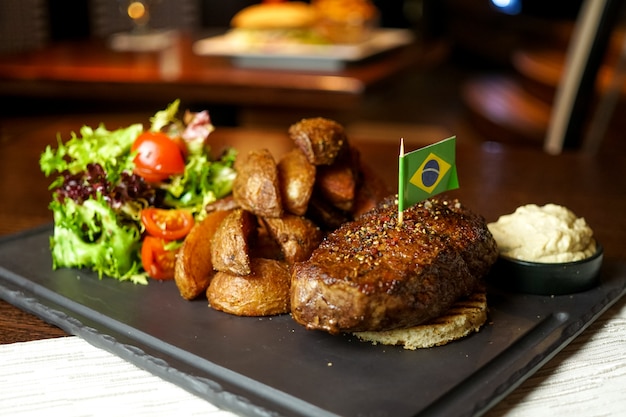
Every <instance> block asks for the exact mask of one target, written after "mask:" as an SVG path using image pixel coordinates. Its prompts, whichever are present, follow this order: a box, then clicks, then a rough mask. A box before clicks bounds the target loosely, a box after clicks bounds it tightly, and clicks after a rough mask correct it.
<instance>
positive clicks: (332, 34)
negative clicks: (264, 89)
mask: <svg viewBox="0 0 626 417" xmlns="http://www.w3.org/2000/svg"><path fill="white" fill-rule="evenodd" d="M377 18H378V10H377V9H376V7H375V6H374V5H373V4H372V3H371V2H370V1H369V0H314V1H312V2H311V4H308V3H304V2H301V1H264V2H263V3H260V4H255V5H252V6H249V7H246V8H244V9H242V10H241V11H239V12H238V13H237V14H235V16H234V17H233V18H232V20H231V27H232V30H231V33H230V36H232V37H236V38H237V40H238V41H240V42H245V43H248V44H268V43H270V44H271V43H278V42H281V43H288V42H292V43H300V44H301V43H305V44H331V43H356V42H361V41H363V40H366V39H367V36H369V34H370V32H371V29H372V27H374V26H375V25H376V22H377Z"/></svg>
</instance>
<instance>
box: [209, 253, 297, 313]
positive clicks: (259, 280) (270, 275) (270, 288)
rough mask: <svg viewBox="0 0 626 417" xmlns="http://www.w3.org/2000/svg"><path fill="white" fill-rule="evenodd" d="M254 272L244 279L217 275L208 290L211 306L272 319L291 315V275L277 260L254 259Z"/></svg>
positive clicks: (223, 274) (237, 276) (225, 310)
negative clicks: (280, 315)
mask: <svg viewBox="0 0 626 417" xmlns="http://www.w3.org/2000/svg"><path fill="white" fill-rule="evenodd" d="M250 266H251V272H250V274H249V275H246V276H241V275H236V274H231V273H228V272H218V273H216V274H215V276H214V277H213V279H212V280H211V284H210V285H209V288H208V289H207V291H206V295H207V299H208V300H209V305H210V306H211V307H212V308H214V309H216V310H220V311H223V312H226V313H230V314H235V315H238V316H273V315H277V314H284V313H289V311H290V300H289V287H290V285H291V274H290V272H289V268H288V266H287V265H286V264H285V263H284V262H281V261H277V260H275V259H263V258H253V259H251V260H250Z"/></svg>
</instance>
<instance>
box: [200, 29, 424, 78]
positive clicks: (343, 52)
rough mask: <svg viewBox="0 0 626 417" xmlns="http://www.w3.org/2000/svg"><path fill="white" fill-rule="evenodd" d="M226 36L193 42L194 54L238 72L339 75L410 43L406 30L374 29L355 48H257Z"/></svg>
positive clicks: (409, 34)
mask: <svg viewBox="0 0 626 417" xmlns="http://www.w3.org/2000/svg"><path fill="white" fill-rule="evenodd" d="M233 39H234V38H233V37H232V36H230V35H229V33H226V34H224V35H219V36H213V37H209V38H205V39H201V40H199V41H196V42H195V43H194V45H193V51H194V53H196V54H198V55H208V56H225V57H229V58H231V60H232V62H233V65H235V66H237V67H240V68H268V69H290V70H314V71H338V70H341V69H343V68H344V67H345V66H346V65H347V64H348V63H350V62H358V61H361V60H364V59H366V58H369V57H372V56H374V55H377V54H379V53H382V52H385V51H390V50H392V49H395V48H398V47H400V46H404V45H408V44H410V43H411V42H413V39H414V37H413V34H412V33H411V31H409V30H406V29H377V30H375V31H373V33H372V36H371V37H370V38H369V39H367V40H366V41H363V42H361V43H356V44H334V45H313V44H296V43H282V44H272V45H268V44H265V45H263V44H257V45H249V44H244V43H242V42H236V41H234V40H233Z"/></svg>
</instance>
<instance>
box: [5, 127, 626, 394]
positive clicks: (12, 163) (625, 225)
mask: <svg viewBox="0 0 626 417" xmlns="http://www.w3.org/2000/svg"><path fill="white" fill-rule="evenodd" d="M148 116H149V115H123V116H111V115H106V116H90V117H85V116H81V117H80V118H77V117H71V116H68V117H65V118H56V119H49V120H38V121H28V120H23V121H19V120H18V121H13V122H12V123H6V124H5V125H3V127H2V132H1V133H2V135H1V136H0V234H2V235H6V234H9V233H13V232H17V231H19V230H23V229H26V228H30V227H33V226H37V225H40V224H43V223H46V222H49V221H51V214H50V212H49V211H48V209H47V204H48V201H49V198H50V194H49V192H48V190H47V186H48V183H49V180H48V179H46V178H45V177H44V176H43V175H42V174H41V173H40V171H39V168H38V164H37V161H38V157H39V155H40V153H41V151H42V150H43V149H44V147H45V146H46V145H48V144H52V145H54V144H55V143H56V134H57V132H60V133H61V136H62V137H63V138H67V137H68V135H69V132H70V131H77V130H78V129H79V128H80V126H81V125H83V124H88V125H92V126H95V124H97V123H98V122H100V121H103V122H105V124H106V126H107V127H109V128H111V129H112V128H115V127H118V126H125V125H127V124H129V123H131V122H137V121H147V117H148ZM286 128H287V127H285V130H286ZM212 138H213V140H214V142H213V143H214V147H216V148H218V147H219V146H221V145H223V144H230V145H233V146H235V147H237V148H238V149H240V151H241V152H245V151H246V150H247V149H254V148H258V147H259V143H263V146H266V147H268V148H270V150H272V151H273V152H274V153H276V154H280V153H283V152H285V151H286V150H287V149H289V148H290V146H291V145H290V143H289V141H288V140H287V139H286V135H285V131H249V130H242V129H233V128H220V127H219V126H218V128H217V130H216V131H215V132H214V134H213V136H212ZM353 142H354V143H355V144H356V145H357V146H358V148H359V149H360V150H361V154H362V157H363V158H364V160H366V161H368V162H369V163H370V164H372V166H373V167H374V169H375V170H376V171H377V172H378V173H379V174H380V175H381V176H382V177H383V178H384V179H385V180H386V181H388V182H389V184H392V185H393V184H394V183H395V181H396V172H397V171H396V170H397V168H396V166H397V165H396V164H397V159H396V158H397V153H398V149H397V145H396V144H390V143H383V142H376V141H367V142H358V140H357V139H356V138H354V140H353ZM416 146H417V144H411V143H407V150H411V149H413V148H414V147H416ZM457 155H458V156H457V161H458V171H459V178H460V183H461V188H460V189H459V190H457V191H455V193H456V195H458V197H459V198H461V200H462V201H463V202H464V203H465V204H466V205H468V206H469V207H471V208H473V209H474V210H476V211H478V212H480V213H482V214H483V215H484V216H485V217H486V219H487V220H488V221H493V220H495V219H497V217H498V216H500V215H501V214H505V213H509V212H512V211H513V210H514V209H515V208H516V207H517V206H519V205H522V204H527V203H537V204H545V203H548V202H553V203H557V204H562V205H565V206H567V207H569V208H571V209H572V210H573V211H574V212H576V213H577V214H579V215H581V216H584V217H585V218H586V220H587V221H588V222H589V224H590V225H591V226H592V227H593V229H594V230H595V234H596V237H597V239H598V240H599V241H600V242H601V243H602V244H603V246H604V248H605V259H606V260H611V261H619V262H624V261H626V255H625V254H626V239H624V238H625V236H624V232H625V231H626V216H624V213H625V212H626V192H625V190H626V175H624V168H623V167H624V165H625V163H626V156H625V155H624V154H623V153H615V152H603V153H600V154H598V155H596V156H595V157H594V156H589V155H582V154H574V153H566V154H563V155H561V156H551V155H547V154H545V153H543V152H542V151H541V150H539V149H527V148H510V147H506V146H503V145H500V144H494V143H483V144H474V143H462V142H461V143H459V144H458V147H457ZM623 305H624V300H621V301H618V303H617V305H616V307H617V308H621V307H622V306H623ZM606 314H609V313H606ZM606 314H605V315H606ZM611 314H615V312H613V313H611ZM610 318H611V316H608V317H607V318H606V319H605V321H606V320H610ZM598 331H600V328H599V327H597V326H595V325H592V326H591V327H590V328H589V329H588V330H586V332H585V335H589V334H591V335H593V332H598ZM63 335H65V333H64V332H63V331H62V330H60V329H58V328H56V327H54V326H51V325H49V324H46V323H44V322H42V321H41V320H39V319H37V318H35V317H34V316H32V315H30V314H26V313H24V312H22V311H20V310H18V309H17V308H15V307H13V306H11V305H9V304H8V303H6V302H0V343H2V344H6V343H12V342H17V341H28V340H38V339H44V338H53V337H59V336H63ZM614 337H615V338H620V337H623V334H622V335H619V334H615V335H614ZM622 340H623V339H622ZM561 360H563V355H561V356H559V355H557V357H556V358H555V359H554V360H553V361H557V362H558V361H561ZM526 389H528V388H526Z"/></svg>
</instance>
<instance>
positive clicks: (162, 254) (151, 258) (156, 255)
mask: <svg viewBox="0 0 626 417" xmlns="http://www.w3.org/2000/svg"><path fill="white" fill-rule="evenodd" d="M167 243H169V242H168V241H166V240H163V239H159V238H158V237H154V236H146V237H145V238H144V240H143V244H142V245H141V264H142V265H143V269H144V270H145V271H146V273H147V274H148V276H150V278H153V279H157V280H161V281H163V280H169V279H174V267H175V265H176V252H177V251H176V250H167V249H165V245H166V244H167Z"/></svg>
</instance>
